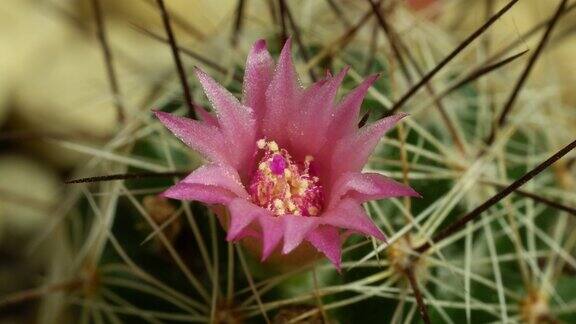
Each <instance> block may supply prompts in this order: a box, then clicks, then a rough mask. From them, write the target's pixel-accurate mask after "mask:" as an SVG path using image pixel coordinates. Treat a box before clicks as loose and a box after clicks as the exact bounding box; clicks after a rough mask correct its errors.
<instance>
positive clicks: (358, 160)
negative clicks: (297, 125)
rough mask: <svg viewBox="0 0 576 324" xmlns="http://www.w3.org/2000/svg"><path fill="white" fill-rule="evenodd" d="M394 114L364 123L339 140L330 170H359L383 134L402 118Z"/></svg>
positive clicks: (402, 115) (337, 171)
mask: <svg viewBox="0 0 576 324" xmlns="http://www.w3.org/2000/svg"><path fill="white" fill-rule="evenodd" d="M405 116H406V114H396V115H393V116H390V117H386V118H382V119H380V120H379V121H377V122H375V123H373V124H370V125H366V126H364V127H362V128H361V129H360V130H358V131H357V132H356V133H354V134H352V135H350V136H347V137H344V138H342V139H341V140H339V141H338V142H337V144H336V146H335V148H334V153H333V156H332V172H333V173H334V174H339V173H341V172H346V171H360V170H362V167H363V166H364V164H366V162H367V161H368V158H369V157H370V155H371V154H372V151H373V150H374V148H375V147H376V145H377V144H378V142H379V141H380V138H381V137H382V136H384V134H385V133H386V132H387V131H388V130H389V129H391V128H392V127H394V125H396V123H397V122H398V121H399V120H400V119H402V118H404V117H405Z"/></svg>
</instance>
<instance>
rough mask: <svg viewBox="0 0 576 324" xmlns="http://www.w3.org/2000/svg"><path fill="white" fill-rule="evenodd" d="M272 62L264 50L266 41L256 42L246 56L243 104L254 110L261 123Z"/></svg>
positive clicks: (270, 78)
mask: <svg viewBox="0 0 576 324" xmlns="http://www.w3.org/2000/svg"><path fill="white" fill-rule="evenodd" d="M273 69H274V61H273V60H272V57H271V56H270V53H269V52H268V50H267V49H266V41H265V40H263V39H261V40H258V41H256V43H254V45H253V46H252V49H251V50H250V54H248V59H247V60H246V70H245V74H244V84H243V90H242V93H243V96H244V100H243V103H244V104H245V105H246V106H248V107H250V108H252V109H253V110H254V115H255V118H256V120H258V121H261V120H262V118H263V115H264V112H265V109H266V89H267V88H268V85H269V84H270V80H272V73H273Z"/></svg>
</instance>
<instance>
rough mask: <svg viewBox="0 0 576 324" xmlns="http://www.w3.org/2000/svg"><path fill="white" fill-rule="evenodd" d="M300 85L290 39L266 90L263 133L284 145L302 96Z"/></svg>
mask: <svg viewBox="0 0 576 324" xmlns="http://www.w3.org/2000/svg"><path fill="white" fill-rule="evenodd" d="M300 92H301V89H300V86H299V81H298V76H297V74H296V69H295V68H294V64H293V63H292V53H291V41H290V39H288V40H287V41H286V44H284V48H282V52H281V53H280V59H279V60H278V64H277V65H276V70H275V71H274V75H273V77H272V81H271V82H270V85H269V86H268V89H267V90H266V113H265V116H264V120H263V135H264V136H265V137H267V138H270V139H273V140H275V141H276V142H279V144H281V145H284V144H285V143H286V141H287V135H288V134H287V132H286V131H285V130H286V127H287V124H288V123H289V122H290V121H293V120H292V119H290V118H289V117H290V116H291V115H293V114H294V110H295V109H296V107H297V104H298V98H299V96H300Z"/></svg>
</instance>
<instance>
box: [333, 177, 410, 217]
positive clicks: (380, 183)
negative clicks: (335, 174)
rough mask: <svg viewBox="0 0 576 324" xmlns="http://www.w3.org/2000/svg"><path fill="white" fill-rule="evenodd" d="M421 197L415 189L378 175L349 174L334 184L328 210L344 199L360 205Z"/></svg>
mask: <svg viewBox="0 0 576 324" xmlns="http://www.w3.org/2000/svg"><path fill="white" fill-rule="evenodd" d="M404 196H408V197H420V195H419V194H418V193H417V192H416V191H414V189H412V188H410V187H409V186H406V185H404V184H401V183H399V182H396V181H394V180H392V179H390V178H387V177H385V176H383V175H381V174H378V173H359V172H347V173H344V174H343V175H341V176H340V178H339V179H338V180H336V182H335V183H334V191H333V192H332V193H331V194H330V200H329V203H328V206H329V207H328V208H330V206H333V205H334V204H336V203H338V202H339V201H340V200H341V199H342V198H343V197H350V198H353V199H354V200H356V201H357V202H358V203H363V202H366V201H369V200H375V199H382V198H391V197H404Z"/></svg>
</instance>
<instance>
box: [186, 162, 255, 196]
mask: <svg viewBox="0 0 576 324" xmlns="http://www.w3.org/2000/svg"><path fill="white" fill-rule="evenodd" d="M181 182H183V183H188V184H201V185H206V186H215V187H220V188H222V189H226V190H228V191H230V192H233V193H235V194H236V195H237V196H238V197H240V198H245V199H247V198H248V193H247V192H246V190H245V189H244V186H243V185H242V183H241V182H240V176H239V175H238V172H237V171H236V170H235V169H234V168H232V167H230V166H228V165H220V164H206V165H203V166H201V167H199V168H198V169H196V170H194V172H192V173H191V174H190V175H188V176H187V177H186V178H184V179H183V180H182V181H181Z"/></svg>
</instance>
